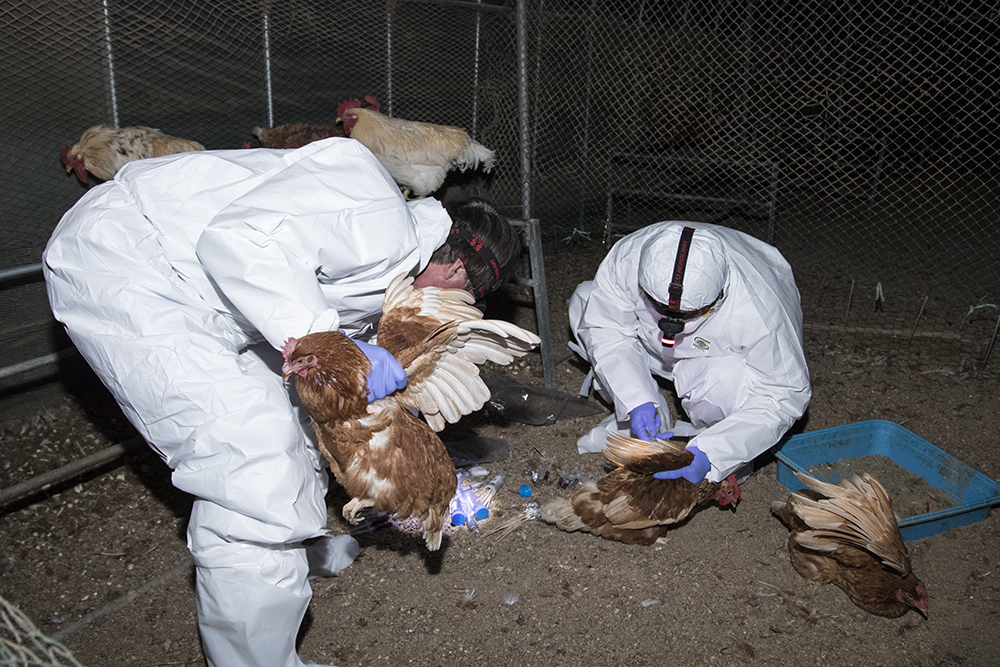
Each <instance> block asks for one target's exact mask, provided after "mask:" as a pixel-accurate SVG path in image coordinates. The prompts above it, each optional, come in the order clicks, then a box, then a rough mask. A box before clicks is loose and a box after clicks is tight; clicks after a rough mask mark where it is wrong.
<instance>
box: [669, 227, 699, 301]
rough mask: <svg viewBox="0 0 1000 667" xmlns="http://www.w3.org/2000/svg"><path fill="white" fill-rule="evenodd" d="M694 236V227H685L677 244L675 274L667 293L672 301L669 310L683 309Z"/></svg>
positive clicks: (671, 278)
mask: <svg viewBox="0 0 1000 667" xmlns="http://www.w3.org/2000/svg"><path fill="white" fill-rule="evenodd" d="M693 235H694V228H693V227H685V228H684V231H682V232H681V240H680V241H679V242H678V243H677V259H675V260H674V272H673V275H672V276H671V277H670V289H669V290H667V293H668V295H669V297H670V300H669V301H668V302H667V308H669V309H670V310H677V311H679V310H680V309H681V293H682V292H683V291H684V269H685V268H687V261H688V254H689V251H690V250H691V237H692V236H693Z"/></svg>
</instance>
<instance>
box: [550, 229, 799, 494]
mask: <svg viewBox="0 0 1000 667" xmlns="http://www.w3.org/2000/svg"><path fill="white" fill-rule="evenodd" d="M683 227H693V228H694V229H695V233H694V236H693V238H692V241H691V244H692V248H694V247H695V246H696V245H697V244H698V243H699V239H701V241H702V242H704V241H705V239H706V236H705V235H712V236H714V238H715V239H717V240H718V241H719V242H721V244H719V243H717V244H716V245H717V246H718V247H719V248H721V252H722V253H723V254H724V256H725V260H726V262H725V263H726V264H727V265H728V275H727V277H726V283H725V287H724V294H725V296H724V298H723V300H722V302H721V303H720V305H719V306H718V307H717V309H715V310H713V311H712V312H711V313H709V314H708V315H707V316H705V317H702V318H699V319H698V320H696V321H693V322H688V323H686V324H685V327H684V332H683V333H681V334H678V335H677V337H676V343H675V345H674V346H673V347H666V346H664V345H663V344H662V343H661V342H660V338H661V333H660V330H659V327H658V322H659V319H660V317H661V315H659V314H658V313H657V312H656V310H654V308H653V306H652V304H651V303H650V301H649V299H648V298H647V297H646V296H645V294H644V293H643V291H642V289H641V288H640V286H639V257H640V253H641V250H642V248H643V246H644V245H645V244H646V242H647V241H649V240H650V239H653V238H654V237H656V236H657V235H663V234H667V233H669V234H671V235H672V236H675V237H677V238H679V236H680V233H679V229H680V228H683ZM676 247H677V246H676V243H674V244H672V248H673V251H672V252H670V253H669V254H668V255H667V256H664V257H663V258H662V261H663V263H664V265H665V266H666V270H665V271H664V273H665V274H667V275H669V273H670V271H671V270H672V268H673V265H674V259H675V257H676ZM693 252H694V251H693V250H692V253H693ZM687 268H688V271H692V266H691V264H690V262H689V265H688V267H687ZM695 270H697V269H695ZM663 291H664V292H665V291H666V290H665V289H664V290H663ZM708 302H711V298H709V299H708ZM700 305H704V304H700ZM570 326H571V328H572V329H573V333H574V335H575V336H576V338H577V340H578V341H579V342H580V344H581V345H582V346H583V349H584V350H585V351H586V356H587V357H588V359H589V361H590V362H591V364H592V366H593V370H594V373H595V375H596V378H597V381H598V387H599V389H600V391H601V392H602V394H604V395H605V398H606V399H607V400H608V401H613V402H614V406H615V417H616V419H617V421H618V422H619V423H622V422H624V424H627V423H628V420H629V413H630V412H631V411H632V410H633V409H634V408H636V407H638V406H640V405H642V404H643V403H648V402H652V403H653V404H654V405H657V404H660V405H661V406H663V401H662V396H661V394H660V392H659V387H658V385H657V383H656V380H655V379H654V378H653V375H658V376H661V377H663V378H666V379H668V380H671V381H673V383H674V388H675V389H676V391H677V395H678V396H679V397H680V398H681V405H682V407H683V408H684V411H685V412H686V413H687V415H688V417H689V418H690V419H691V423H692V424H693V426H694V427H695V429H694V430H695V432H697V435H696V436H695V437H694V438H693V439H692V440H691V443H690V444H692V445H697V446H698V448H699V449H701V451H703V452H705V454H706V455H707V456H708V459H709V461H710V462H711V470H710V471H709V473H708V479H709V481H719V480H720V479H724V478H726V477H727V476H728V475H729V474H730V473H732V472H733V471H735V470H736V469H737V468H738V467H739V466H740V465H742V464H743V463H745V462H748V461H751V460H752V459H754V458H755V457H756V456H758V455H759V454H761V453H763V452H764V451H765V450H766V449H768V448H769V447H771V446H773V445H774V444H776V443H777V442H778V440H780V439H781V437H782V436H783V435H784V434H785V433H786V432H787V431H788V429H789V428H790V427H791V426H792V424H793V423H794V422H795V420H797V419H798V418H799V417H801V416H802V415H803V413H804V412H805V409H806V406H807V405H808V404H809V399H810V397H811V395H812V392H811V389H810V386H809V372H808V369H807V368H806V360H805V354H804V352H803V349H802V311H801V308H800V304H799V292H798V289H797V288H796V287H795V281H794V278H793V276H792V270H791V267H790V266H789V265H788V263H787V262H786V261H785V259H784V258H783V257H782V256H781V254H780V253H779V252H778V251H777V250H776V249H775V248H774V247H772V246H770V245H768V244H766V243H764V242H762V241H759V240H757V239H755V238H753V237H752V236H749V235H747V234H743V233H742V232H738V231H735V230H733V229H729V228H727V227H720V226H717V225H710V224H706V223H694V222H681V221H667V222H660V223H657V224H654V225H650V226H648V227H644V228H643V229H640V230H639V231H637V232H634V233H632V234H630V235H628V236H626V237H624V238H623V239H621V240H620V241H618V243H616V244H615V245H614V247H612V248H611V250H610V251H609V253H608V256H607V257H606V258H605V259H604V261H603V262H602V263H601V266H600V268H599V269H598V271H597V275H596V276H595V278H594V280H593V281H588V282H586V283H583V284H582V285H580V286H579V287H578V288H577V290H576V292H574V294H573V296H572V297H571V299H570ZM661 414H662V407H661ZM663 417H664V418H665V419H664V424H665V425H666V423H667V421H668V420H669V415H668V414H667V415H663ZM663 430H668V429H666V428H664V429H663ZM581 440H583V439H581Z"/></svg>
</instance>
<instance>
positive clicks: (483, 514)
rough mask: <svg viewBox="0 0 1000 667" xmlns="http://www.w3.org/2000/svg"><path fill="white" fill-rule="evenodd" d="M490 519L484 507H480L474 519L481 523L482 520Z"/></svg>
mask: <svg viewBox="0 0 1000 667" xmlns="http://www.w3.org/2000/svg"><path fill="white" fill-rule="evenodd" d="M489 518H490V510H489V509H488V508H486V507H480V508H479V509H477V510H476V519H477V520H478V521H482V520H484V519H489Z"/></svg>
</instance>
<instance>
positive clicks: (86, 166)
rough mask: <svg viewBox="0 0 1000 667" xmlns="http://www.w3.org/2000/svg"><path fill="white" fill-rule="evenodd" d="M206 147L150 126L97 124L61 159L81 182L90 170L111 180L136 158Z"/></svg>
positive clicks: (63, 154)
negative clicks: (118, 127)
mask: <svg viewBox="0 0 1000 667" xmlns="http://www.w3.org/2000/svg"><path fill="white" fill-rule="evenodd" d="M203 150H205V147H204V146H202V145H201V144H199V143H198V142H197V141H191V140H190V139H181V138H179V137H172V136H170V135H169V134H163V133H162V132H160V131H159V130H154V129H153V128H151V127H123V128H120V129H115V128H113V127H108V126H106V125H95V126H94V127H91V128H89V129H88V130H87V131H86V132H84V133H83V136H81V137H80V141H78V142H77V143H76V145H75V146H73V147H72V148H64V149H62V151H61V152H60V154H59V159H61V160H62V163H63V164H64V165H65V166H66V171H67V172H68V171H70V170H72V171H75V172H76V177H77V178H79V179H80V182H81V183H87V182H88V179H87V172H90V173H91V174H92V175H94V176H96V177H97V178H99V179H101V180H102V181H110V180H111V179H112V178H114V177H115V174H117V173H118V170H119V169H121V168H122V167H124V166H125V165H126V164H128V163H129V162H132V161H134V160H143V159H146V158H151V157H163V156H164V155H173V154H174V153H187V152H188V151H203Z"/></svg>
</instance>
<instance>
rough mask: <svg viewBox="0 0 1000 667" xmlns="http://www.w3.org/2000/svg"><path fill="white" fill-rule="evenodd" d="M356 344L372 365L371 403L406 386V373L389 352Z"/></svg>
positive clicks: (356, 342) (363, 344)
mask: <svg viewBox="0 0 1000 667" xmlns="http://www.w3.org/2000/svg"><path fill="white" fill-rule="evenodd" d="M351 340H354V339H353V338H352V339H351ZM354 344H355V345H357V346H358V347H359V348H360V349H361V351H362V352H364V353H365V356H366V357H368V361H369V363H371V365H372V371H371V373H369V374H368V402H369V403H371V402H372V401H374V400H376V399H379V398H385V397H386V396H388V395H389V394H391V393H392V392H394V391H396V390H397V389H402V388H403V387H405V386H406V371H404V370H403V367H402V366H400V365H399V362H398V361H396V357H394V356H392V354H390V353H389V351H388V350H386V349H385V348H383V347H379V346H378V345H370V344H368V343H365V342H363V341H360V340H355V341H354Z"/></svg>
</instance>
